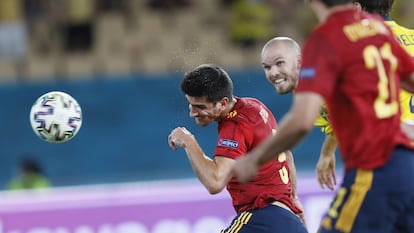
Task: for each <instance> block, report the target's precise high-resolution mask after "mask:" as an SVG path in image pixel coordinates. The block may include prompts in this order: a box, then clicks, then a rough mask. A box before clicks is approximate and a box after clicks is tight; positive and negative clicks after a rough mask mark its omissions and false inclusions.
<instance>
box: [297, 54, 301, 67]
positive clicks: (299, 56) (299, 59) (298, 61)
mask: <svg viewBox="0 0 414 233" xmlns="http://www.w3.org/2000/svg"><path fill="white" fill-rule="evenodd" d="M297 65H298V69H300V67H302V55H300V54H299V55H298V57H297Z"/></svg>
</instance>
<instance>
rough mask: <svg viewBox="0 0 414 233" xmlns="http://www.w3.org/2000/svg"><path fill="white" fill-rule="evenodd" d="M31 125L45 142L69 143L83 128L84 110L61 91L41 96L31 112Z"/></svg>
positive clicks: (73, 99)
mask: <svg viewBox="0 0 414 233" xmlns="http://www.w3.org/2000/svg"><path fill="white" fill-rule="evenodd" d="M30 124H31V126H32V129H33V131H34V132H35V134H36V135H37V136H38V137H39V138H41V139H42V140H44V141H47V142H51V143H62V142H66V141H69V140H70V139H72V138H73V137H75V135H76V134H77V133H78V132H79V130H80V128H81V126H82V110H81V107H80V106H79V104H78V102H77V101H76V99H75V98H73V97H72V96H70V95H69V94H67V93H65V92H61V91H51V92H48V93H46V94H44V95H42V96H40V97H39V98H38V99H37V100H36V102H34V104H33V106H32V109H31V111H30Z"/></svg>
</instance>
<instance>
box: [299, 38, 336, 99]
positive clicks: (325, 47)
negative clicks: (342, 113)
mask: <svg viewBox="0 0 414 233" xmlns="http://www.w3.org/2000/svg"><path fill="white" fill-rule="evenodd" d="M340 64H341V62H340V56H339V55H338V52H337V50H336V48H335V47H334V46H332V45H331V44H330V42H329V41H327V40H325V38H324V37H323V36H322V35H321V34H320V33H314V34H313V35H312V36H311V37H310V38H309V39H308V40H307V42H306V43H305V46H304V49H303V63H302V68H301V71H300V74H299V79H300V80H299V84H298V87H297V89H296V92H303V91H311V92H316V93H319V94H321V95H322V96H323V97H324V98H325V99H329V96H331V95H332V93H333V87H334V85H335V83H336V77H338V76H337V75H336V74H338V73H339V72H340V67H341V66H340ZM321 83H323V85H321Z"/></svg>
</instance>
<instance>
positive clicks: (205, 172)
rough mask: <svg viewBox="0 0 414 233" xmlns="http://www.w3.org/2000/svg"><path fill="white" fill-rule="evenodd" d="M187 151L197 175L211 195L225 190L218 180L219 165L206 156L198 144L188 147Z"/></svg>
mask: <svg viewBox="0 0 414 233" xmlns="http://www.w3.org/2000/svg"><path fill="white" fill-rule="evenodd" d="M185 151H186V153H187V157H188V160H189V161H190V164H191V167H192V169H193V171H194V173H195V175H196V176H197V178H198V179H199V180H200V182H201V183H202V184H203V185H204V187H206V189H207V190H208V191H209V193H211V194H215V193H218V192H220V191H221V190H222V189H223V188H222V187H221V186H222V185H221V184H220V181H219V180H218V179H217V175H216V174H217V165H216V163H215V162H214V160H212V159H211V158H209V157H208V156H207V155H205V153H204V152H203V150H202V149H201V147H200V146H199V145H198V143H196V142H194V143H191V144H189V145H187V146H186V147H185Z"/></svg>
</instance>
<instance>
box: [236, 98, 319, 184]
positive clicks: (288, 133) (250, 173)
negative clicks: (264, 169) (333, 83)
mask: <svg viewBox="0 0 414 233" xmlns="http://www.w3.org/2000/svg"><path fill="white" fill-rule="evenodd" d="M323 102H324V101H323V98H322V96H321V95H319V94H316V93H311V92H303V93H297V94H295V97H294V101H293V106H292V108H291V109H290V111H289V112H288V113H287V114H286V115H285V117H284V118H283V119H282V122H281V123H280V125H279V128H278V131H277V133H276V134H275V135H273V136H272V137H269V138H268V139H267V140H265V141H264V142H263V143H262V144H260V145H259V146H258V147H256V148H255V149H254V150H253V151H251V152H249V153H248V154H247V155H246V156H243V157H242V158H241V159H238V161H237V166H235V167H234V169H233V171H234V173H235V174H236V175H237V177H238V179H239V180H240V182H247V181H249V180H251V179H252V178H253V177H254V176H255V175H256V173H257V170H258V169H259V167H260V166H261V165H262V164H264V163H266V162H267V161H270V160H272V159H274V158H275V156H276V155H278V154H280V153H281V152H284V151H287V150H290V149H291V148H293V147H294V146H296V145H297V144H298V143H299V142H300V141H301V140H302V139H303V138H304V137H305V136H306V134H307V133H308V132H309V131H310V130H311V129H312V128H313V124H314V122H315V120H316V118H317V116H318V114H319V110H320V108H321V106H322V104H323Z"/></svg>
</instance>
